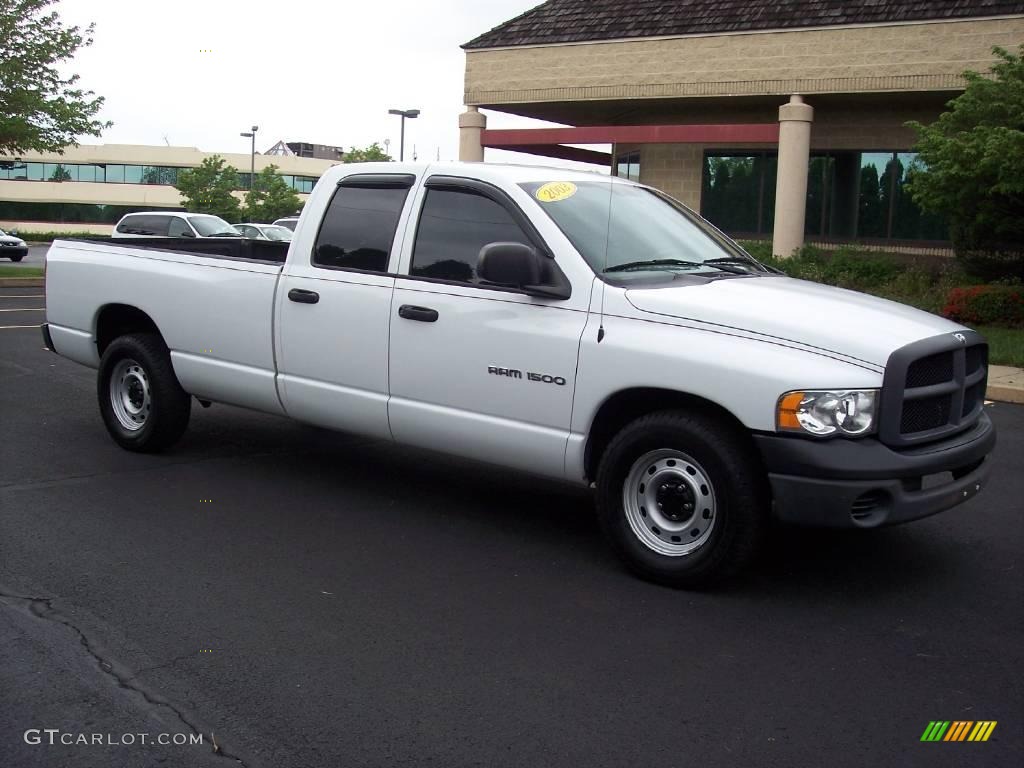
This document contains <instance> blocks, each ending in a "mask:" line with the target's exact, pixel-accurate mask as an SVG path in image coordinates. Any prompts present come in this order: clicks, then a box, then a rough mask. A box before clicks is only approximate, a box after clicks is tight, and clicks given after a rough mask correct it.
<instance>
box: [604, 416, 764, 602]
mask: <svg viewBox="0 0 1024 768" xmlns="http://www.w3.org/2000/svg"><path fill="white" fill-rule="evenodd" d="M657 451H678V452H680V453H682V454H685V455H686V456H689V457H692V460H693V462H694V464H695V465H697V469H699V471H700V473H701V474H702V475H703V476H705V477H706V479H707V480H708V481H709V484H710V486H711V488H710V490H711V493H712V494H713V495H712V496H710V497H708V498H711V499H712V503H711V504H708V505H707V506H709V507H711V508H712V509H710V510H708V511H709V512H711V515H710V516H708V519H709V522H708V523H707V524H706V531H705V532H704V533H702V534H701V539H698V540H697V541H695V542H694V543H693V544H689V542H688V541H687V540H686V536H687V534H691V533H692V535H697V534H696V533H693V532H692V531H690V530H689V529H690V526H691V525H696V524H695V523H692V522H683V523H680V525H682V527H683V528H684V530H683V531H680V532H679V533H680V534H681V536H674V537H672V541H682V544H671V543H668V542H667V541H666V542H665V547H666V548H669V549H671V548H673V547H675V548H676V549H675V551H676V552H679V551H680V549H679V548H681V547H686V546H696V547H697V548H696V549H695V550H694V551H692V552H690V553H687V554H663V553H661V552H658V551H656V550H655V549H654V548H652V546H649V545H648V544H645V543H644V541H642V540H641V538H640V536H641V534H638V533H636V532H635V531H634V528H633V525H648V526H651V527H650V530H652V531H655V532H656V533H657V534H658V536H660V537H663V538H667V534H668V533H674V532H675V531H667V532H666V531H662V530H659V529H658V528H657V527H656V526H655V525H652V523H655V522H657V521H655V520H654V518H653V516H650V517H649V515H648V513H647V511H646V505H647V504H646V500H647V499H649V498H650V497H649V496H642V495H640V496H638V499H639V500H642V501H638V502H637V507H636V511H634V512H633V513H632V514H633V521H634V522H633V523H631V522H630V515H629V513H627V507H626V492H627V491H626V488H625V485H626V483H627V481H630V477H631V470H632V471H635V472H638V473H639V474H633V475H632V477H634V478H643V476H644V474H645V471H644V469H643V465H642V464H640V459H641V458H643V457H647V456H650V455H656V454H654V452H657ZM663 462H664V464H672V461H670V460H669V459H667V458H666V459H664V460H663ZM646 463H650V462H645V464H646ZM634 466H636V468H637V469H635V470H634ZM672 466H673V467H675V464H672ZM680 466H683V467H685V471H686V472H687V473H689V472H690V469H691V468H692V467H690V466H687V463H686V462H685V461H683V462H680ZM653 468H654V466H653V465H652V467H651V468H648V469H647V470H646V472H647V473H649V472H650V471H651V469H653ZM664 469H665V471H677V470H675V469H672V470H670V469H669V468H668V467H664ZM678 475H679V477H681V478H683V479H684V482H685V477H684V476H683V473H682V471H679V472H678ZM698 476H700V475H698ZM654 477H663V475H661V474H660V471H659V473H658V474H657V475H655V476H654ZM669 477H672V476H671V475H669ZM638 482H639V480H638ZM650 485H651V488H652V489H655V484H654V481H652V482H651V483H650ZM670 485H671V483H670ZM682 485H683V483H682V482H676V487H674V488H673V487H669V488H668V490H667V492H668V493H669V494H671V493H673V492H675V493H690V494H693V493H696V494H698V495H699V494H700V493H701V492H702V491H701V488H700V487H696V488H694V487H691V488H689V489H688V490H687V491H679V488H680V487H681V486H682ZM630 489H631V490H630V492H631V493H632V492H633V491H640V493H641V494H642V493H643V490H646V489H645V488H644V485H643V484H640V485H639V486H638V487H636V488H634V483H633V482H632V481H630ZM662 490H663V487H659V488H658V489H656V490H655V492H656V493H657V494H661V493H662ZM661 498H662V497H661V496H660V495H659V499H661ZM664 498H665V501H666V503H668V502H669V501H670V500H671V495H670V496H666V497H664ZM685 500H687V501H688V502H689V504H690V507H689V508H687V507H681V506H677V507H676V508H675V509H676V510H678V513H677V514H678V517H677V518H672V520H669V522H670V523H672V524H673V525H675V524H676V522H675V521H676V520H684V521H685V520H686V518H685V515H688V514H692V515H693V516H694V517H693V518H690V520H691V521H692V520H697V515H698V514H699V513H700V512H701V507H703V506H704V504H705V502H703V501H702V500H701V499H700V498H697V497H695V496H693V495H688V496H686V497H685ZM770 500H771V496H770V492H769V490H768V484H767V478H766V475H765V473H764V469H763V468H762V466H761V462H760V459H759V457H758V456H757V454H756V452H755V449H754V447H753V446H752V445H751V444H750V442H749V438H748V437H747V436H746V435H745V434H743V432H742V431H741V430H740V429H739V428H737V427H736V426H734V425H732V424H730V423H729V422H727V421H725V420H724V419H718V418H714V417H710V416H706V415H701V414H694V413H690V412H687V411H663V412H660V413H653V414H650V415H647V416H643V417H641V418H639V419H637V420H635V421H633V422H631V423H630V424H628V425H627V426H626V427H625V428H624V429H623V430H622V431H621V432H620V433H619V434H618V435H617V436H616V437H615V438H614V439H613V440H612V442H611V444H610V445H609V446H608V448H607V450H606V451H605V452H604V455H603V456H602V457H601V462H600V465H599V467H598V473H597V513H598V520H599V521H600V524H601V528H602V530H603V531H604V534H605V536H606V537H607V538H608V540H609V541H610V543H611V545H612V548H613V549H614V550H615V551H616V553H617V554H618V555H619V556H620V557H621V558H622V559H623V560H624V561H625V563H626V565H628V566H629V567H630V568H631V569H632V570H633V571H634V572H636V573H637V574H639V575H640V576H642V577H643V578H645V579H649V580H651V581H655V582H658V583H661V584H666V585H669V586H672V587H677V588H697V587H704V586H710V585H712V584H714V583H716V582H719V581H721V580H723V579H725V578H727V577H729V576H731V575H733V574H734V573H736V572H737V571H738V570H739V569H740V568H742V567H743V566H744V565H746V564H747V563H748V562H749V561H750V560H751V559H752V557H753V556H754V554H755V552H756V551H757V549H758V546H759V544H760V542H761V540H762V537H763V536H764V533H765V530H766V528H767V523H768V512H769V506H770ZM658 507H659V512H658V514H661V512H660V510H661V503H660V502H659V503H658ZM684 509H689V510H691V511H683V510H684ZM639 510H643V511H642V512H640V511H639ZM637 514H640V515H642V518H643V519H641V518H638V517H637ZM662 520H668V518H666V517H663V518H662ZM698 522H699V521H698ZM712 522H713V525H712V524H711V523H712ZM697 530H698V529H697V528H693V531H697ZM641 533H642V535H643V536H645V537H646V536H648V534H647V531H646V530H642V531H641ZM658 536H656V537H655V538H658ZM705 536H706V538H704V537H705ZM655 545H658V546H661V544H660V542H659V541H655Z"/></svg>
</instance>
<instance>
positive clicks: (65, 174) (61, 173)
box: [50, 164, 71, 181]
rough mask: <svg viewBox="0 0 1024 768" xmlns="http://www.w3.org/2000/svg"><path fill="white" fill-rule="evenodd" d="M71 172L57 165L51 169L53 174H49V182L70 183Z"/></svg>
mask: <svg viewBox="0 0 1024 768" xmlns="http://www.w3.org/2000/svg"><path fill="white" fill-rule="evenodd" d="M70 180H71V171H69V170H68V169H67V168H65V167H64V166H63V165H59V164H58V165H57V167H56V168H54V169H53V173H51V174H50V181H70Z"/></svg>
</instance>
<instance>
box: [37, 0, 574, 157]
mask: <svg viewBox="0 0 1024 768" xmlns="http://www.w3.org/2000/svg"><path fill="white" fill-rule="evenodd" d="M537 4H539V0H434V1H433V2H424V1H423V0H383V1H381V2H365V1H362V2H344V1H342V2H330V1H328V0H279V1H278V2H265V1H264V0H174V1H173V2H171V1H170V0H165V1H164V2H159V1H158V0H62V2H60V3H59V5H58V6H57V8H58V10H59V12H60V13H61V15H62V16H63V18H64V19H65V21H66V22H68V23H73V24H79V25H85V24H88V23H89V22H95V24H96V31H95V43H94V44H93V46H92V47H91V48H87V49H85V50H83V51H80V52H79V54H78V56H77V57H76V58H75V60H74V62H73V64H72V68H73V70H74V71H77V72H78V73H79V74H80V75H81V78H82V79H81V84H82V86H83V87H85V88H87V89H90V90H93V91H95V92H96V93H98V94H100V95H102V96H104V97H105V98H106V104H105V107H104V111H103V117H104V118H106V119H109V120H112V121H113V122H114V126H113V127H112V128H110V129H109V130H108V131H106V132H105V133H104V134H103V137H102V138H101V139H99V140H98V141H100V142H104V143H122V144H163V143H164V142H165V138H166V141H167V142H169V143H170V144H172V145H176V146H195V147H199V148H200V149H202V150H204V151H211V152H245V151H248V148H249V143H248V139H245V138H242V137H240V136H239V135H238V134H239V132H240V131H243V130H248V128H249V126H251V125H258V126H259V133H258V138H257V143H256V148H257V150H258V151H265V150H267V149H268V148H269V147H270V146H271V145H273V144H274V143H275V142H276V141H278V140H279V139H284V140H285V141H309V142H313V143H317V144H332V145H343V146H344V147H346V148H348V147H351V146H358V147H362V146H366V145H367V144H370V143H372V142H374V141H378V142H380V143H381V144H382V145H383V143H384V140H385V139H390V140H391V150H392V154H394V155H395V156H396V157H397V156H398V137H399V126H398V121H399V119H398V118H397V117H393V116H390V115H388V114H387V111H388V109H389V108H401V109H412V108H419V109H421V110H422V115H421V116H420V117H419V118H418V119H416V120H412V121H407V122H406V159H409V158H410V157H411V154H412V145H413V144H415V145H416V152H417V153H418V155H419V159H420V160H431V159H434V158H436V157H437V156H438V152H440V157H441V159H442V160H455V159H458V115H459V113H460V112H462V111H463V104H462V94H463V77H464V72H465V54H464V53H463V51H462V49H461V48H459V45H460V44H462V43H465V42H466V41H468V40H470V39H472V38H473V37H475V36H476V35H478V34H480V33H482V32H485V31H487V30H488V29H491V28H492V27H494V26H496V25H498V24H500V23H501V22H503V21H506V20H507V19H510V18H512V17H514V16H516V15H518V14H520V13H522V12H523V11H526V10H528V9H529V8H532V7H533V6H535V5H537ZM489 120H490V122H489V127H492V128H511V127H528V126H533V125H543V123H538V122H535V121H531V120H527V119H524V118H517V117H514V116H511V115H502V114H500V113H492V114H491V115H490V116H489ZM83 141H85V143H93V142H96V141H97V140H96V139H91V138H85V139H84V140H83ZM487 159H488V160H494V161H497V160H506V161H507V160H518V161H520V162H529V161H530V158H529V157H528V156H524V155H518V154H515V153H509V152H499V151H494V150H488V153H487ZM534 162H536V160H534ZM544 162H546V163H557V162H558V161H554V160H545V161H544ZM558 164H562V165H571V164H568V163H558Z"/></svg>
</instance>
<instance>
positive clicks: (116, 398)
mask: <svg viewBox="0 0 1024 768" xmlns="http://www.w3.org/2000/svg"><path fill="white" fill-rule="evenodd" d="M96 393H97V396H98V398H99V404H100V414H101V415H102V416H103V423H104V424H105V425H106V427H107V431H108V432H109V433H110V436H111V437H112V438H114V441H115V442H116V443H117V444H118V445H120V446H121V447H122V448H125V449H127V450H129V451H138V452H140V453H156V452H158V451H162V450H164V449H165V448H168V447H170V446H171V445H173V444H174V443H175V442H177V440H178V438H180V437H181V435H182V434H183V433H184V432H185V428H186V427H187V426H188V420H189V415H190V414H191V410H192V401H191V399H190V398H189V396H188V394H187V393H186V392H185V390H183V389H182V388H181V385H180V384H179V383H178V378H177V377H176V376H175V375H174V369H173V368H172V367H171V356H170V353H169V352H168V351H167V346H166V345H165V344H164V342H163V339H161V338H160V337H159V336H158V335H156V334H154V333H138V334H130V335H127V336H120V337H118V338H117V339H114V341H112V342H111V343H110V346H108V347H107V349H106V350H105V351H104V353H103V358H102V360H101V362H100V370H99V376H98V377H97V387H96Z"/></svg>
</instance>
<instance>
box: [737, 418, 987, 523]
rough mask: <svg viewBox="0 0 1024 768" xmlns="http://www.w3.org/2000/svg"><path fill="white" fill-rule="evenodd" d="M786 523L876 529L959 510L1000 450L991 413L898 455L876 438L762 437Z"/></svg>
mask: <svg viewBox="0 0 1024 768" xmlns="http://www.w3.org/2000/svg"><path fill="white" fill-rule="evenodd" d="M754 440H755V441H756V443H757V446H758V448H759V450H760V452H761V457H762V459H763V461H764V464H765V467H766V468H767V470H768V477H769V480H770V481H771V486H772V494H773V496H774V500H775V515H776V517H778V518H779V519H780V520H783V521H786V522H792V523H800V524H804V525H816V526H827V527H856V528H874V527H877V526H880V525H892V524H894V523H903V522H907V521H908V520H917V519H918V518H921V517H927V516H928V515H934V514H935V513H937V512H942V511H943V510H946V509H949V508H950V507H955V506H956V505H957V504H961V503H963V502H965V501H967V500H968V499H969V498H971V497H973V496H974V495H975V494H977V493H978V492H979V491H980V490H981V489H982V487H983V486H984V485H986V483H987V481H988V477H989V473H990V471H991V462H989V461H987V460H986V457H987V456H988V454H989V453H991V452H992V449H993V448H994V447H995V444H996V432H995V427H994V426H993V425H992V421H991V420H990V419H989V417H988V414H986V413H985V412H984V411H983V412H982V413H981V416H980V417H979V419H978V422H977V423H976V424H975V425H974V426H973V427H972V428H971V429H969V430H967V431H966V432H963V433H961V434H959V435H955V436H953V437H951V438H948V439H946V440H942V441H940V442H936V443H931V444H929V445H925V446H920V447H916V448H912V449H907V450H900V451H896V450H893V449H892V448H889V447H888V446H887V445H884V444H883V443H881V442H879V441H878V440H876V439H874V438H865V439H861V440H844V439H836V440H809V439H806V438H800V437H789V436H783V435H763V434H759V435H754Z"/></svg>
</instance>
